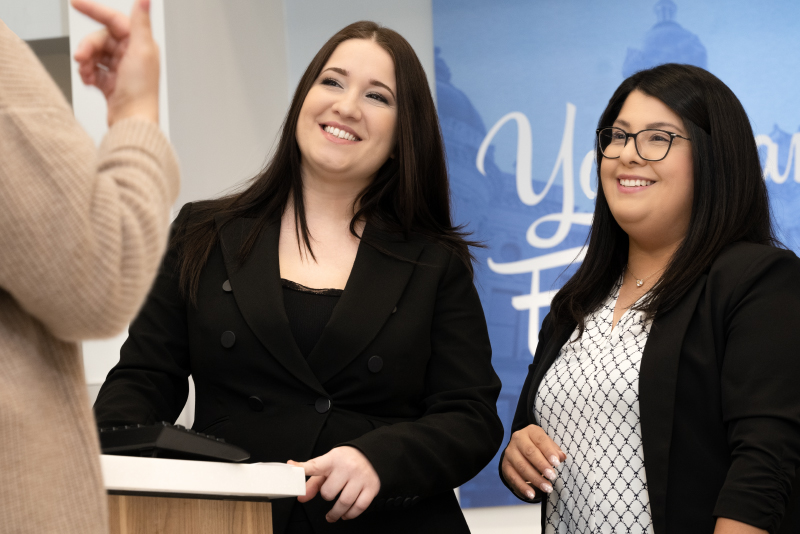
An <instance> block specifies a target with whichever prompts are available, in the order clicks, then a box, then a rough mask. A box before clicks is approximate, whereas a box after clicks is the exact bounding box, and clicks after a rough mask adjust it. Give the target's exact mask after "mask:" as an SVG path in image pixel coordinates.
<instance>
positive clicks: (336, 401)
mask: <svg viewBox="0 0 800 534" xmlns="http://www.w3.org/2000/svg"><path fill="white" fill-rule="evenodd" d="M191 216H192V215H191V205H187V206H186V207H184V209H183V210H182V211H181V213H180V215H179V216H178V218H177V219H176V221H175V223H174V225H173V231H174V232H181V231H182V230H181V229H182V228H183V227H184V225H185V224H186V223H187V221H188V220H189V219H190V218H191ZM255 221H256V220H255V219H246V218H242V219H236V220H233V221H231V222H230V223H228V224H225V225H221V224H218V227H219V228H220V232H219V242H218V245H217V246H215V248H214V249H213V251H212V252H211V254H210V256H209V258H208V261H207V263H206V265H205V267H204V268H203V271H202V274H201V277H200V284H199V288H198V292H197V302H196V305H192V304H190V303H188V302H187V301H186V300H185V299H184V298H183V297H182V296H181V292H180V290H179V286H178V275H177V271H176V269H177V264H178V261H179V252H178V250H177V249H176V248H171V249H170V251H169V253H168V254H167V256H166V258H165V260H164V263H163V265H162V268H161V271H160V273H159V275H158V277H157V279H156V282H155V285H154V286H153V289H152V291H151V293H150V295H149V297H148V299H147V301H146V303H145V305H144V307H143V308H142V310H141V312H140V314H139V316H138V317H137V318H136V320H135V321H134V322H133V323H132V324H131V327H130V332H129V337H128V340H127V341H126V342H125V344H124V346H123V347H122V351H121V357H120V362H119V364H118V365H117V366H116V367H114V368H113V369H112V370H111V372H110V373H109V375H108V377H107V379H106V381H105V383H104V384H103V386H102V388H101V390H100V393H99V395H98V399H97V401H96V403H95V407H94V409H95V414H96V417H97V420H98V424H99V425H101V426H104V425H109V424H123V423H127V424H130V423H144V424H149V423H153V422H158V421H161V420H165V421H174V420H175V419H176V418H177V417H178V415H179V413H180V411H181V409H182V407H183V405H184V403H185V401H186V398H187V394H188V385H187V379H188V376H189V375H192V377H193V379H194V383H195V390H196V401H195V402H196V407H195V420H194V425H193V428H194V429H195V430H197V431H198V432H203V433H208V434H214V435H215V436H218V437H223V438H225V440H226V441H228V442H230V443H233V444H236V445H239V446H241V447H243V448H244V449H246V450H247V451H249V452H250V453H251V461H253V462H285V461H287V460H289V459H292V460H296V461H305V460H308V459H310V458H313V457H316V456H319V455H321V454H324V453H326V452H328V451H329V450H331V449H332V448H333V447H336V446H339V445H344V444H346V445H350V446H353V447H356V448H358V449H359V450H360V451H362V452H363V453H364V454H365V455H366V457H367V458H368V459H369V461H370V462H371V463H372V465H373V466H374V468H375V470H376V471H377V473H378V475H379V477H380V481H381V489H380V493H379V495H378V496H377V497H376V499H375V501H373V505H372V506H371V507H370V509H369V510H368V511H367V512H365V513H364V514H362V516H360V517H358V518H356V519H353V520H349V521H339V522H337V523H335V524H333V525H330V524H328V523H327V522H326V521H325V519H324V515H325V513H327V511H328V510H329V509H330V508H331V507H332V503H330V502H327V501H324V500H322V499H321V498H320V497H319V496H317V497H316V498H315V499H313V500H312V501H310V502H309V503H307V504H306V505H305V507H306V512H307V515H308V516H309V519H310V520H311V522H312V524H313V525H314V529H315V530H316V531H317V532H339V531H341V532H387V533H389V532H397V533H400V532H402V533H408V532H431V533H433V532H436V533H440V532H453V533H458V532H464V533H466V532H469V530H468V528H467V525H466V523H465V521H464V518H463V515H462V513H461V510H460V508H459V505H458V502H457V501H456V498H455V496H454V493H453V491H452V489H453V488H454V487H457V486H459V485H461V484H463V483H464V482H466V481H467V480H469V479H470V478H471V477H473V476H474V475H476V474H477V473H478V472H479V471H480V469H481V468H483V467H484V466H485V465H486V464H487V463H488V462H489V461H490V460H491V458H492V457H493V456H494V454H495V453H496V452H497V449H498V448H499V446H500V443H501V441H502V435H503V428H502V425H501V423H500V420H499V418H498V416H497V412H496V407H495V403H496V400H497V396H498V394H499V392H500V380H499V379H498V377H497V375H496V374H495V372H494V370H493V369H492V366H491V348H490V345H489V336H488V333H487V327H486V321H485V318H484V315H483V311H482V308H481V304H480V301H479V298H478V294H477V292H476V290H475V287H474V285H473V283H472V278H471V276H470V273H469V271H468V270H467V268H466V267H465V265H464V264H463V263H462V262H461V261H460V260H459V259H458V258H457V257H455V256H454V255H452V254H451V253H449V252H447V251H445V249H443V248H442V247H440V246H438V245H436V244H434V243H432V242H430V241H426V240H424V239H422V238H420V239H410V240H405V239H402V238H400V237H395V236H391V235H389V234H386V233H382V232H379V231H377V230H376V229H374V228H373V227H371V226H370V225H369V224H368V225H367V226H366V228H365V229H364V237H365V240H364V241H362V242H361V244H360V245H359V248H358V253H357V256H356V259H355V263H354V265H353V269H352V272H351V274H350V277H349V279H348V282H347V285H346V287H345V290H344V292H343V294H342V296H341V297H340V299H339V302H338V304H337V306H336V308H335V309H334V311H333V315H332V316H331V319H330V321H329V323H328V324H327V326H326V327H325V330H324V331H323V333H322V336H321V338H320V340H319V342H318V344H317V345H316V347H315V348H314V350H313V351H312V352H311V353H310V355H309V356H308V359H307V360H306V359H305V358H304V357H303V355H302V354H301V352H300V350H299V349H298V347H297V345H296V343H295V340H294V338H293V336H292V333H291V330H290V329H289V323H288V319H287V316H286V313H285V310H284V305H283V295H282V287H281V283H280V270H279V262H278V236H279V231H280V227H279V224H273V225H270V226H267V227H266V229H265V230H264V231H262V232H261V234H260V235H259V237H258V240H257V242H256V244H255V246H254V248H253V249H252V252H251V254H250V255H249V257H248V258H247V260H246V261H245V262H244V263H243V264H241V265H240V264H239V262H238V259H237V258H238V256H237V254H238V251H239V247H240V245H241V243H242V241H243V240H244V239H245V238H246V237H247V235H248V234H249V232H250V229H251V228H252V225H253V224H255ZM218 223H219V221H218ZM366 241H370V242H372V243H376V244H377V245H378V246H379V247H380V248H382V249H383V252H381V251H379V250H378V249H377V248H375V247H372V246H369V245H368V244H367V242H366ZM385 252H388V254H387V253H385ZM392 256H394V257H392ZM371 359H372V364H371V365H370V360H371ZM293 503H294V500H293V499H282V500H278V501H275V502H274V503H273V517H274V525H275V532H278V533H280V532H283V530H284V529H285V528H286V521H287V520H288V513H289V510H290V507H291V506H292V504H293Z"/></svg>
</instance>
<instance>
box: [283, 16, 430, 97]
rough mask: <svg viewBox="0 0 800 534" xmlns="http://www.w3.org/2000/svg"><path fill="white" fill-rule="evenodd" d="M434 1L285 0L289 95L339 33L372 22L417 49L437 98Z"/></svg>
mask: <svg viewBox="0 0 800 534" xmlns="http://www.w3.org/2000/svg"><path fill="white" fill-rule="evenodd" d="M431 2H432V0H403V1H402V2H398V1H397V0H347V1H335V2H334V1H330V0H284V5H285V6H286V32H287V49H288V54H289V94H290V97H291V95H292V94H293V93H294V90H295V88H296V87H297V83H298V82H299V81H300V77H301V76H302V75H303V72H304V71H305V69H306V67H307V66H308V64H309V63H310V62H311V59H312V58H313V57H314V55H315V54H316V53H317V51H318V50H319V49H320V48H321V47H322V45H323V44H325V42H326V41H327V40H328V39H329V38H330V37H331V36H332V35H333V34H334V33H336V32H337V31H339V30H341V29H342V28H344V27H345V26H347V25H348V24H351V23H353V22H357V21H359V20H372V21H374V22H377V23H379V24H382V25H384V26H387V27H389V28H391V29H393V30H395V31H396V32H398V33H399V34H400V35H402V36H403V37H405V38H406V40H407V41H408V42H409V43H410V44H411V46H412V47H413V48H414V51H415V52H416V53H417V56H419V60H420V62H421V63H422V66H423V68H424V69H425V72H426V73H427V75H428V83H429V84H430V86H431V91H432V92H433V95H434V99H435V98H436V76H435V74H434V70H433V66H434V54H433V16H432V14H433V8H432V4H431Z"/></svg>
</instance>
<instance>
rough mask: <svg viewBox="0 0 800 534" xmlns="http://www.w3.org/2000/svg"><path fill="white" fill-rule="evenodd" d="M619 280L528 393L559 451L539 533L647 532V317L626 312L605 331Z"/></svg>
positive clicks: (649, 522)
mask: <svg viewBox="0 0 800 534" xmlns="http://www.w3.org/2000/svg"><path fill="white" fill-rule="evenodd" d="M620 283H621V280H620ZM620 283H618V284H617V285H616V286H615V287H614V289H613V290H612V292H611V295H609V297H608V298H607V299H606V301H605V302H604V303H603V304H602V306H601V307H600V308H599V309H598V310H597V311H595V312H594V313H592V314H590V315H589V316H588V317H586V329H585V331H584V332H583V336H581V338H580V339H578V340H576V339H575V338H576V336H577V335H578V330H577V328H576V330H575V332H573V334H572V336H571V337H570V341H568V342H567V343H566V344H565V345H564V346H563V347H562V348H561V351H560V352H559V355H558V358H557V359H556V361H555V362H554V363H553V365H552V366H551V367H550V369H549V370H548V371H547V373H546V374H545V376H544V379H543V380H542V383H541V385H540V386H539V390H538V392H537V395H536V402H535V404H534V416H535V417H536V421H538V422H539V424H540V425H541V427H542V429H544V431H545V432H546V433H547V435H548V436H550V438H551V439H553V441H555V443H556V444H557V445H558V446H559V447H561V450H563V451H564V452H565V453H566V454H567V460H566V461H565V462H564V463H563V464H561V466H560V467H558V468H557V469H556V472H557V474H558V478H557V479H556V480H555V482H554V483H553V492H552V493H551V494H550V495H549V497H548V499H547V501H546V503H543V506H546V507H547V508H546V510H545V514H546V521H545V525H546V526H545V533H546V534H550V533H558V534H567V533H570V534H573V533H574V534H580V533H586V534H594V533H614V534H618V533H631V534H639V533H642V534H646V533H652V532H653V521H652V518H651V512H650V500H649V497H648V493H647V479H646V477H645V471H644V454H643V451H642V430H641V424H640V421H639V367H640V365H641V361H642V352H643V351H644V346H645V344H646V343H647V337H648V335H649V334H650V326H651V321H645V320H644V314H643V313H642V312H638V311H633V310H627V311H626V312H625V314H624V315H623V316H622V317H621V318H620V320H619V322H618V324H617V326H616V328H613V329H612V321H613V316H614V306H615V304H616V301H617V297H618V296H619V287H620V285H619V284H620Z"/></svg>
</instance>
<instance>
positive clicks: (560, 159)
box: [475, 102, 596, 355]
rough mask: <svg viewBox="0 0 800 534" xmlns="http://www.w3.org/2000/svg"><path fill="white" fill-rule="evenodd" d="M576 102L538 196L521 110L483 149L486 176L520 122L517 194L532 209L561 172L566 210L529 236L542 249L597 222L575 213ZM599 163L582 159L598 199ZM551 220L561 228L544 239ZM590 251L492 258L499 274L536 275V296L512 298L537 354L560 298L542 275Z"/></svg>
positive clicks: (586, 183)
mask: <svg viewBox="0 0 800 534" xmlns="http://www.w3.org/2000/svg"><path fill="white" fill-rule="evenodd" d="M576 111H577V110H576V108H575V105H574V104H571V103H569V102H568V103H567V114H566V118H565V121H564V134H563V136H562V138H561V148H560V149H559V152H558V156H557V158H556V162H555V165H554V166H553V172H552V173H550V178H549V179H548V180H547V182H546V183H545V186H544V189H542V191H541V192H540V193H537V192H536V191H535V190H534V188H533V161H532V159H533V155H532V154H533V136H532V134H531V124H530V121H529V120H528V118H527V117H526V116H525V115H524V114H523V113H520V112H518V111H514V112H511V113H508V114H506V115H504V116H503V117H502V118H501V119H500V120H499V121H497V123H496V124H495V125H494V126H493V127H492V128H491V129H490V130H489V132H488V133H487V134H486V137H485V138H484V140H483V142H482V143H481V146H480V148H479V149H478V156H477V158H476V162H475V164H476V166H477V168H478V171H479V172H480V173H481V174H482V175H484V176H486V170H485V168H484V160H485V158H486V153H487V150H488V149H489V145H490V144H491V142H492V140H493V139H494V137H495V135H496V134H497V132H499V131H500V129H501V128H502V127H503V126H504V125H505V124H506V123H508V122H510V121H514V122H516V125H517V165H516V184H517V195H518V196H519V199H520V201H521V202H522V203H523V204H525V205H526V206H535V205H537V204H539V203H540V202H541V201H542V200H543V199H544V198H545V197H546V196H547V193H549V192H550V188H551V187H552V185H553V183H554V182H555V179H556V176H557V175H558V172H559V170H560V171H561V177H562V182H563V184H562V199H561V211H560V212H556V213H550V214H547V215H543V216H542V217H539V218H538V219H537V220H536V221H534V222H533V224H531V226H530V227H529V228H528V231H527V233H526V236H525V237H526V240H527V241H528V243H529V244H530V245H531V246H533V247H535V248H538V249H548V248H553V247H555V246H558V245H559V244H561V243H562V242H563V241H564V239H566V237H567V236H568V235H569V232H570V229H571V228H572V225H573V224H578V225H583V226H589V225H591V224H592V214H591V213H581V212H576V211H575V177H574V170H573V169H574V166H573V146H574V137H575V114H576ZM593 162H594V151H593V150H590V151H589V152H588V153H587V154H586V155H585V156H584V157H583V159H582V161H581V166H580V176H579V183H580V186H581V189H582V191H583V193H584V194H585V195H586V196H587V197H588V198H589V199H594V198H595V196H596V192H595V191H593V190H592V188H591V181H592V163H593ZM545 222H557V223H558V227H557V228H556V231H555V232H554V233H553V235H552V236H550V237H542V236H541V235H539V233H538V231H537V230H538V228H539V226H540V225H541V224H542V223H545ZM585 254H586V251H585V249H584V248H583V247H577V248H570V249H567V250H562V251H558V252H553V253H550V254H544V255H541V256H536V257H534V258H529V259H525V260H520V261H515V262H510V263H497V262H495V261H493V260H492V259H491V258H489V260H488V265H489V268H490V269H491V270H492V271H494V272H496V273H498V274H523V273H531V292H530V293H528V294H525V295H519V296H516V297H513V298H512V299H511V304H512V306H514V308H515V309H516V310H520V311H523V310H528V312H529V316H528V349H529V350H530V352H531V355H533V353H534V352H535V351H536V343H537V340H538V337H539V308H543V307H545V306H549V305H550V301H551V300H552V298H553V296H554V295H555V294H556V290H547V291H542V290H541V287H540V285H541V284H540V282H541V272H542V271H543V270H546V269H554V268H557V267H562V268H563V267H567V266H568V265H570V264H572V263H575V262H580V261H582V260H583V258H584V255H585Z"/></svg>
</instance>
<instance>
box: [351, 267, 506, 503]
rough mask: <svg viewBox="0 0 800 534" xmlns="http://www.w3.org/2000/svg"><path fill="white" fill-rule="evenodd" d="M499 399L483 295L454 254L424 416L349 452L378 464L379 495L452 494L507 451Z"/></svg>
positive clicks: (436, 321) (440, 306)
mask: <svg viewBox="0 0 800 534" xmlns="http://www.w3.org/2000/svg"><path fill="white" fill-rule="evenodd" d="M499 394H500V379H499V378H498V376H497V374H496V373H495V372H494V369H493V367H492V362H491V346H490V344H489V334H488V330H487V326H486V319H485V317H484V314H483V308H482V307H481V303H480V299H479V297H478V292H477V291H476V289H475V286H474V284H473V282H472V276H471V275H470V273H469V271H468V270H467V268H466V266H465V265H464V264H463V262H462V261H461V260H460V259H459V258H457V257H455V256H453V255H451V257H450V259H449V263H448V265H447V268H446V272H445V274H444V276H443V278H442V279H441V280H440V282H439V287H438V291H437V298H436V304H435V308H434V316H433V324H432V326H431V357H430V360H429V362H428V368H427V376H426V392H425V396H424V398H423V399H422V404H423V415H422V416H421V417H420V418H419V419H417V420H415V421H412V422H402V423H397V424H394V425H391V426H385V427H381V428H378V429H376V430H373V431H371V432H368V433H367V434H364V435H363V436H361V437H359V438H358V439H355V440H353V441H350V442H348V443H345V444H344V445H350V446H353V447H355V448H357V449H359V450H360V451H361V452H362V453H364V455H365V456H366V457H367V458H368V459H369V461H370V462H371V463H372V465H373V467H374V468H375V470H376V472H377V473H378V475H379V476H380V479H381V491H380V496H386V495H390V496H392V495H415V496H420V497H425V496H429V495H433V494H436V493H440V492H443V491H448V490H452V489H453V488H455V487H457V486H460V485H461V484H463V483H465V482H467V481H468V480H469V479H470V478H472V477H473V476H475V475H476V474H477V473H478V472H479V471H480V470H481V469H482V468H483V467H484V466H485V465H486V464H487V463H488V462H489V461H490V460H491V459H492V457H493V456H494V455H495V453H496V452H497V449H498V448H499V447H500V443H501V441H502V439H503V426H502V423H501V422H500V418H499V417H498V415H497V408H496V402H497V397H498V396H499Z"/></svg>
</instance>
